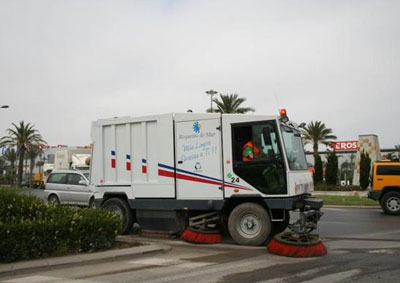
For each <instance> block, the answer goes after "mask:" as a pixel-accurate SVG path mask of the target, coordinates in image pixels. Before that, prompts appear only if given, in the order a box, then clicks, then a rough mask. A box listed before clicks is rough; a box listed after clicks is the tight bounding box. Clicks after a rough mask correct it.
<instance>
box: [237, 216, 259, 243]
mask: <svg viewBox="0 0 400 283" xmlns="http://www.w3.org/2000/svg"><path fill="white" fill-rule="evenodd" d="M238 226H239V227H238V228H239V229H238V231H239V233H240V234H241V235H242V236H243V237H246V238H252V237H254V236H256V235H257V234H258V233H260V230H261V222H260V220H259V219H258V217H257V216H256V215H254V214H247V215H245V216H243V217H242V218H241V220H240V221H239V223H238Z"/></svg>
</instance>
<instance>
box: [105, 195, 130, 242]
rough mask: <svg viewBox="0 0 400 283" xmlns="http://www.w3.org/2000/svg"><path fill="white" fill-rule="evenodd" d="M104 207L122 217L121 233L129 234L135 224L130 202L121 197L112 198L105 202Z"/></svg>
mask: <svg viewBox="0 0 400 283" xmlns="http://www.w3.org/2000/svg"><path fill="white" fill-rule="evenodd" d="M102 207H103V208H104V209H106V210H109V211H112V212H114V213H115V214H117V215H118V216H119V217H120V219H121V222H122V228H121V231H120V232H119V233H120V234H121V235H124V234H128V233H129V231H130V230H131V229H132V225H133V215H132V211H131V209H130V207H129V205H128V203H127V202H126V201H125V200H122V199H120V198H110V199H108V200H106V201H105V202H104V204H103V205H102Z"/></svg>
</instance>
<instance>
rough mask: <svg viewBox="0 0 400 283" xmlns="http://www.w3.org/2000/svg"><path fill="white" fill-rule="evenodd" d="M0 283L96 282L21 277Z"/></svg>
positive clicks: (36, 276) (48, 277)
mask: <svg viewBox="0 0 400 283" xmlns="http://www.w3.org/2000/svg"><path fill="white" fill-rule="evenodd" d="M1 282H4V283H26V282H29V283H47V282H60V283H61V282H62V283H68V282H74V283H97V281H91V280H75V279H69V278H60V277H52V276H41V275H34V276H27V277H21V278H16V279H11V280H7V281H1Z"/></svg>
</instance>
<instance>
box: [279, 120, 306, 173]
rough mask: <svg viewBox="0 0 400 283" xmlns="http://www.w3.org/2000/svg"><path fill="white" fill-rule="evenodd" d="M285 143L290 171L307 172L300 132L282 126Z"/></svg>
mask: <svg viewBox="0 0 400 283" xmlns="http://www.w3.org/2000/svg"><path fill="white" fill-rule="evenodd" d="M281 129H282V136H283V143H284V146H285V151H286V155H287V159H288V163H289V169H290V170H307V161H306V156H305V154H304V148H303V143H302V142H301V135H300V132H299V131H298V130H296V129H294V128H292V127H288V126H286V125H283V124H281Z"/></svg>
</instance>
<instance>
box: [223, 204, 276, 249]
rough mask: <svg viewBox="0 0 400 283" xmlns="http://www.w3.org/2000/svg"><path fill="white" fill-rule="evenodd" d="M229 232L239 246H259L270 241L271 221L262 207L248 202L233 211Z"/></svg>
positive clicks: (230, 217)
mask: <svg viewBox="0 0 400 283" xmlns="http://www.w3.org/2000/svg"><path fill="white" fill-rule="evenodd" d="M228 230H229V233H230V234H231V236H232V238H233V240H234V241H235V242H236V243H238V244H239V245H247V246H258V245H261V244H262V243H264V242H266V240H267V239H268V236H269V235H270V232H271V220H270V217H269V215H268V213H267V211H266V210H265V209H264V208H263V207H262V206H261V205H258V204H255V203H250V202H246V203H242V204H240V205H238V206H237V207H235V208H234V209H233V210H232V212H231V214H230V215H229V219H228Z"/></svg>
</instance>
